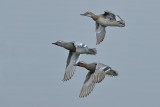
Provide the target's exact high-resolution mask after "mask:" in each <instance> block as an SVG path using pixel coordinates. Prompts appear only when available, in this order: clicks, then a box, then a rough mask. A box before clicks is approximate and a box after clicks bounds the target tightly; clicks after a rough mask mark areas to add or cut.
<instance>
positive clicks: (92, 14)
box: [91, 13, 98, 21]
mask: <svg viewBox="0 0 160 107" xmlns="http://www.w3.org/2000/svg"><path fill="white" fill-rule="evenodd" d="M91 18H92V19H93V20H94V21H96V20H97V19H98V16H97V15H95V14H94V13H91Z"/></svg>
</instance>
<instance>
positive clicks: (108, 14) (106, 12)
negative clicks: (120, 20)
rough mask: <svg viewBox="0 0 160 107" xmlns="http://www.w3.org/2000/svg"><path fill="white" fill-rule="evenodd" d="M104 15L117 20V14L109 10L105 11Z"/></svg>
mask: <svg viewBox="0 0 160 107" xmlns="http://www.w3.org/2000/svg"><path fill="white" fill-rule="evenodd" d="M103 16H105V17H106V18H108V19H110V20H116V15H115V14H114V13H112V12H111V11H108V10H106V11H104V14H103Z"/></svg>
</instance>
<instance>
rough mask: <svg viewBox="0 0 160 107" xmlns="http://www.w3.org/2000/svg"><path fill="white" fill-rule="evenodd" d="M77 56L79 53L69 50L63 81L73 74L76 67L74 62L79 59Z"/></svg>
mask: <svg viewBox="0 0 160 107" xmlns="http://www.w3.org/2000/svg"><path fill="white" fill-rule="evenodd" d="M79 56H80V54H77V53H75V52H72V51H69V55H68V58H67V64H66V70H65V74H64V77H63V81H67V80H69V79H71V77H72V76H73V74H74V72H75V69H76V66H74V64H76V62H77V60H78V59H79Z"/></svg>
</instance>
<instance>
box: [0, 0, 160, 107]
mask: <svg viewBox="0 0 160 107" xmlns="http://www.w3.org/2000/svg"><path fill="white" fill-rule="evenodd" d="M159 4H160V1H159V0H132V1H130V0H123V1H116V0H110V1H107V0H94V1H89V0H88V1H86V0H79V1H75V0H67V1H64V0H63V1H62V0H1V1H0V13H1V15H0V107H64V106H68V107H88V106H92V107H98V106H102V107H104V106H107V107H159V106H160V101H159V100H160V85H159V81H160V72H159V69H160V65H159V64H160V33H159V32H160V31H159V30H160V29H159V26H158V25H160V20H159V17H160V15H159V10H160V6H159ZM104 10H111V11H112V12H114V13H117V14H119V15H120V16H121V17H122V18H123V19H124V20H125V21H126V27H125V28H111V27H108V28H107V29H106V38H105V40H104V41H103V42H102V43H101V44H100V45H98V46H96V45H95V44H96V37H95V23H94V21H93V20H91V19H90V18H87V17H82V16H80V13H84V12H86V11H92V12H94V13H95V14H101V13H103V11H104ZM57 40H64V41H80V42H83V43H85V44H87V45H88V46H89V47H93V48H94V47H95V48H97V50H98V54H97V55H96V56H90V55H83V56H81V59H80V60H81V61H85V62H95V61H97V62H101V63H104V64H107V65H109V66H111V67H112V68H114V69H115V70H117V71H118V72H119V77H115V78H111V77H106V78H105V79H104V81H102V83H100V84H97V85H96V87H95V88H94V90H93V92H92V93H91V94H90V95H89V96H88V97H86V98H79V97H78V95H79V92H80V89H81V87H82V84H83V82H84V78H85V75H86V73H87V70H85V69H83V68H77V70H76V73H75V75H74V76H73V78H72V79H71V80H70V81H68V82H62V81H61V80H62V78H63V75H64V70H65V64H66V60H67V55H68V51H67V50H65V49H63V48H60V47H57V46H54V45H52V44H51V43H52V42H55V41H57Z"/></svg>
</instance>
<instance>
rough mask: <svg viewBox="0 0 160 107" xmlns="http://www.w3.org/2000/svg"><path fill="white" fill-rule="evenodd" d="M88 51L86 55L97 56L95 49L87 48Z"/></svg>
mask: <svg viewBox="0 0 160 107" xmlns="http://www.w3.org/2000/svg"><path fill="white" fill-rule="evenodd" d="M88 51H89V53H88V54H91V55H96V54H97V50H96V48H89V49H88Z"/></svg>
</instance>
